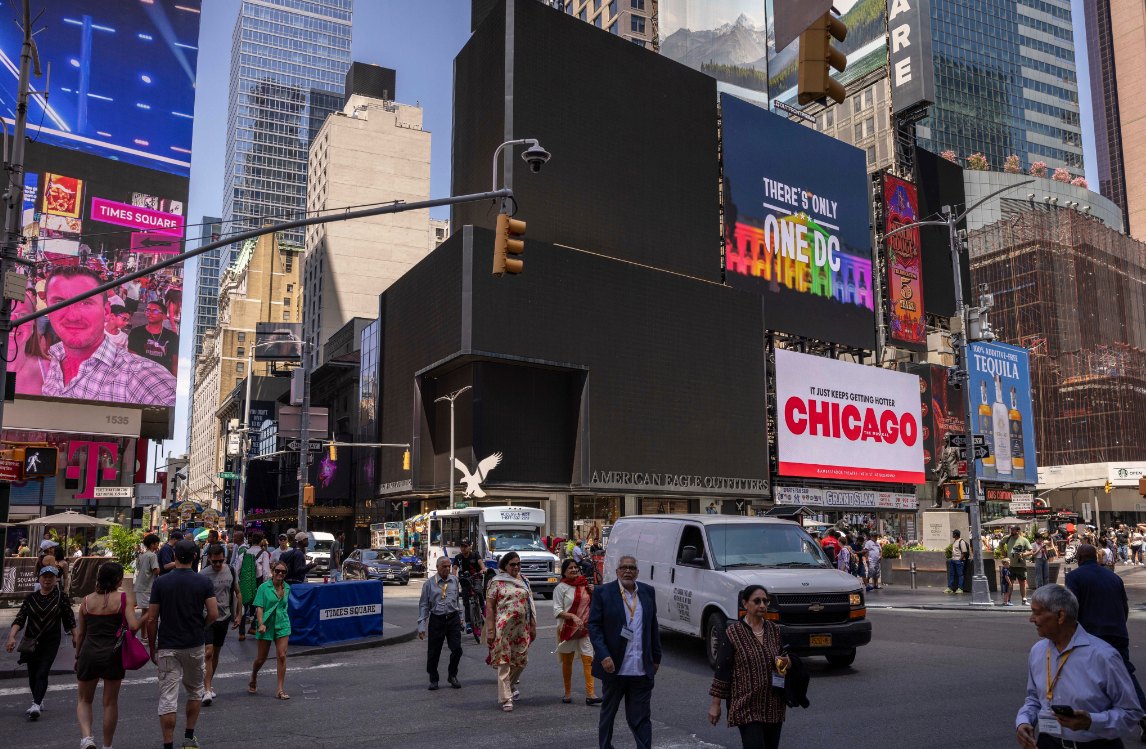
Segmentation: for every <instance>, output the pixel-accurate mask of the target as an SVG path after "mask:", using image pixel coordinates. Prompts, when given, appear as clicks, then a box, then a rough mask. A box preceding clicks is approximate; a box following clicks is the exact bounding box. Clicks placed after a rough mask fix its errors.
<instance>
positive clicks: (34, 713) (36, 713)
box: [28, 702, 41, 720]
mask: <svg viewBox="0 0 1146 749" xmlns="http://www.w3.org/2000/svg"><path fill="white" fill-rule="evenodd" d="M40 710H41V708H40V706H39V705H37V704H36V703H35V702H33V703H32V706H31V707H30V708H28V720H39V719H40Z"/></svg>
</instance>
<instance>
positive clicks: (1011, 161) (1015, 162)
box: [1003, 153, 1023, 174]
mask: <svg viewBox="0 0 1146 749" xmlns="http://www.w3.org/2000/svg"><path fill="white" fill-rule="evenodd" d="M1003 171H1004V172H1006V173H1007V174H1022V173H1023V167H1022V164H1020V163H1019V155H1018V154H1015V153H1013V154H1011V155H1010V156H1008V157H1007V160H1006V162H1004V163H1003Z"/></svg>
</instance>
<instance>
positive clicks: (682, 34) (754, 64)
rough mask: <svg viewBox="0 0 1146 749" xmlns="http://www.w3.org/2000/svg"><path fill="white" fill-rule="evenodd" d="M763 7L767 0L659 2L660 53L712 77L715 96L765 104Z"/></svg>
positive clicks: (671, 0) (766, 37)
mask: <svg viewBox="0 0 1146 749" xmlns="http://www.w3.org/2000/svg"><path fill="white" fill-rule="evenodd" d="M765 5H766V0H660V3H659V4H658V5H657V16H658V32H659V34H660V51H661V54H662V55H664V56H665V57H668V58H669V59H672V60H676V61H677V62H679V63H683V64H685V65H687V66H689V67H690V68H693V69H694V70H699V71H700V72H702V73H707V74H708V75H710V76H712V77H713V78H715V79H716V81H717V84H716V87H717V90H719V91H722V92H728V93H732V94H736V95H737V96H739V97H742V98H744V99H748V100H750V101H755V102H757V103H759V104H765V105H766V104H767V103H768V30H769V29H768V26H767V24H766V22H765V18H766V16H765ZM633 7H636V6H635V5H634V6H633Z"/></svg>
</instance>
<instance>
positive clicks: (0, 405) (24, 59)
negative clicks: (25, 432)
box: [0, 0, 32, 520]
mask: <svg viewBox="0 0 1146 749" xmlns="http://www.w3.org/2000/svg"><path fill="white" fill-rule="evenodd" d="M28 6H29V0H24V16H23V18H21V19H20V21H21V24H22V25H23V27H24V44H23V47H22V49H21V51H20V82H19V88H18V89H17V94H16V122H15V135H14V137H13V139H12V159H11V161H10V162H9V163H8V168H7V172H8V180H7V181H8V188H7V190H5V192H4V199H5V200H6V203H5V206H4V210H5V215H4V244H3V246H2V247H0V283H2V282H3V279H4V276H5V275H7V273H8V269H9V268H11V267H12V260H13V259H14V258H16V257H19V254H20V231H21V226H20V222H21V221H22V220H23V212H24V211H23V208H24V133H25V131H26V130H27V125H28V89H29V79H30V77H31V72H32V19H31V16H30V15H29V12H30V11H29V7H28ZM5 132H7V127H5ZM7 157H8V154H7V153H5V154H4V158H7ZM11 319H12V312H11V309H10V308H9V304H8V300H7V299H3V298H0V386H2V387H3V388H4V389H7V382H8V331H9V330H10V329H11V328H10V322H11ZM8 395H11V396H13V397H14V396H15V393H8V394H5V397H7V396H8ZM3 424H4V398H3V397H0V428H2V426H3ZM3 519H4V520H7V519H8V518H7V517H5V518H3Z"/></svg>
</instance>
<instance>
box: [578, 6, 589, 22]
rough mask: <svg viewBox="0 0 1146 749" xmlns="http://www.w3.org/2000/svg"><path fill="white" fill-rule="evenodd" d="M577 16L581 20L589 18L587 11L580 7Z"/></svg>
mask: <svg viewBox="0 0 1146 749" xmlns="http://www.w3.org/2000/svg"><path fill="white" fill-rule="evenodd" d="M577 17H578V18H580V19H581V20H582V21H587V20H589V16H588V11H587V10H585V9H584V8H582V9H581V13H580V14H579V15H578V16H577Z"/></svg>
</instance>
